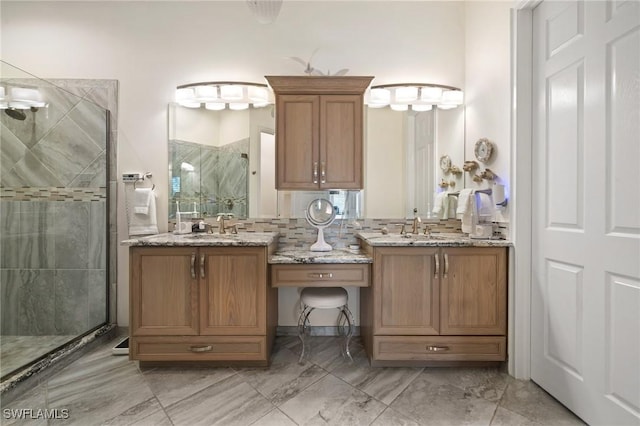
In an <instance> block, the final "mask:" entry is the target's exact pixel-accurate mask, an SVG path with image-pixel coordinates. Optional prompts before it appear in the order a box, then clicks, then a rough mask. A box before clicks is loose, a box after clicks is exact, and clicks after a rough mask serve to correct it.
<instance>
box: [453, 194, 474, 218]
mask: <svg viewBox="0 0 640 426" xmlns="http://www.w3.org/2000/svg"><path fill="white" fill-rule="evenodd" d="M475 192H476V191H475V189H463V190H461V191H460V194H459V195H458V209H457V210H456V213H457V214H458V216H459V218H461V217H462V215H463V214H465V213H466V212H467V209H468V208H469V199H470V198H471V196H472V195H473V194H475Z"/></svg>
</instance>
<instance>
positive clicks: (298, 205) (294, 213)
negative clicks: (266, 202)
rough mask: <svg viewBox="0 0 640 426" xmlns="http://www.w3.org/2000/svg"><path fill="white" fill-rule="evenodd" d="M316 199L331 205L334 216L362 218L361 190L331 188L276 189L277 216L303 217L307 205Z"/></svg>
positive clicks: (349, 218)
mask: <svg viewBox="0 0 640 426" xmlns="http://www.w3.org/2000/svg"><path fill="white" fill-rule="evenodd" d="M316 199H326V200H329V202H330V203H331V204H332V205H333V209H334V211H335V214H336V218H338V219H345V220H355V219H360V218H362V192H361V191H346V190H339V189H331V190H327V191H278V217H289V218H304V217H306V216H305V215H306V212H307V207H308V206H309V204H310V203H311V202H312V201H313V200H316Z"/></svg>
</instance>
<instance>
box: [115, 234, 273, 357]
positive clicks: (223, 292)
mask: <svg viewBox="0 0 640 426" xmlns="http://www.w3.org/2000/svg"><path fill="white" fill-rule="evenodd" d="M124 243H125V244H128V245H131V246H132V247H131V248H130V281H129V282H130V318H131V320H130V321H131V324H130V344H129V347H130V350H129V357H130V359H134V360H139V361H143V362H144V361H222V362H225V363H230V362H238V361H242V362H244V363H245V364H251V365H268V363H269V356H270V352H271V348H272V345H273V340H274V337H275V330H276V326H277V318H278V310H277V302H278V295H277V290H276V289H273V288H271V287H269V286H268V283H267V259H268V257H269V255H270V254H272V253H273V251H274V250H275V247H276V246H277V234H276V233H251V234H233V235H217V234H216V235H212V234H187V235H173V234H160V235H157V236H153V237H146V238H139V239H134V240H128V241H125V242H124Z"/></svg>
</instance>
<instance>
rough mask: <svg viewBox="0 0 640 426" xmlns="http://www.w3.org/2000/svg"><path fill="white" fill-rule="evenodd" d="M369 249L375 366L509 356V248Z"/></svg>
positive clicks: (368, 311) (366, 318)
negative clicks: (371, 266) (507, 309)
mask: <svg viewBox="0 0 640 426" xmlns="http://www.w3.org/2000/svg"><path fill="white" fill-rule="evenodd" d="M368 250H369V252H370V253H373V258H374V261H373V270H374V274H373V285H372V289H371V291H369V292H367V291H364V292H361V308H360V310H361V322H362V329H363V333H362V336H363V340H364V343H365V346H366V347H367V350H368V353H369V354H370V358H371V363H372V365H374V366H375V365H380V366H383V365H421V364H423V365H427V364H438V363H443V362H448V363H455V362H460V361H504V360H505V359H506V331H507V330H506V320H507V312H506V307H507V294H506V289H507V249H506V248H503V247H486V248H485V247H482V248H475V247H468V248H467V247H464V248H448V247H445V248H437V247H370V246H369V247H368ZM369 325H370V326H369Z"/></svg>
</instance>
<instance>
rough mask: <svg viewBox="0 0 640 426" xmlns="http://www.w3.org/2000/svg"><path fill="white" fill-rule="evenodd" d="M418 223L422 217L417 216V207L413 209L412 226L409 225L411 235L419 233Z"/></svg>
mask: <svg viewBox="0 0 640 426" xmlns="http://www.w3.org/2000/svg"><path fill="white" fill-rule="evenodd" d="M420 223H422V219H420V217H419V216H418V209H415V208H414V209H413V226H412V227H411V233H412V234H413V235H418V234H419V233H420Z"/></svg>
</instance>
